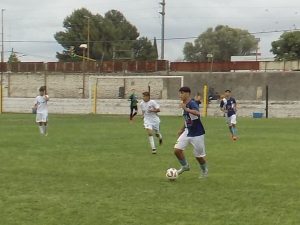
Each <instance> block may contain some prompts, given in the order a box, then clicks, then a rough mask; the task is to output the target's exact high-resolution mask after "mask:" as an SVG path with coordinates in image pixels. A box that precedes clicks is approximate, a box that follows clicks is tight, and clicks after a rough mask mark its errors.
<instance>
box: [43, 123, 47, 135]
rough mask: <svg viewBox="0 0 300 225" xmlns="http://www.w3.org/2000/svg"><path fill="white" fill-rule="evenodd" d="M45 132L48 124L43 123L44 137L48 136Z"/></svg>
mask: <svg viewBox="0 0 300 225" xmlns="http://www.w3.org/2000/svg"><path fill="white" fill-rule="evenodd" d="M47 130H48V123H47V122H45V123H44V126H43V131H44V135H45V136H47V135H48V133H47Z"/></svg>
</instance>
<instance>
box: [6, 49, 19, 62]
mask: <svg viewBox="0 0 300 225" xmlns="http://www.w3.org/2000/svg"><path fill="white" fill-rule="evenodd" d="M7 62H8V63H18V62H20V60H19V58H18V56H17V54H16V53H15V52H14V49H12V50H11V54H10V56H9V58H8V61H7Z"/></svg>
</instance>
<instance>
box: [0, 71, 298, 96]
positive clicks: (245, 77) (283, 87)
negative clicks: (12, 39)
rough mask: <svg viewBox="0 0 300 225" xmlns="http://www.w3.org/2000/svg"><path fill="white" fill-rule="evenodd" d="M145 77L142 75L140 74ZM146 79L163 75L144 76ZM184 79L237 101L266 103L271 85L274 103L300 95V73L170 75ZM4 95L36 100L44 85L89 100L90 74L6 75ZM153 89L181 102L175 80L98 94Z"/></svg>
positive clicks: (111, 85) (137, 82)
mask: <svg viewBox="0 0 300 225" xmlns="http://www.w3.org/2000/svg"><path fill="white" fill-rule="evenodd" d="M139 75H141V74H139ZM144 75H145V76H151V75H159V74H148V75H147V74H144ZM170 75H176V76H184V83H185V85H187V86H190V87H191V88H192V91H193V94H195V93H196V92H197V91H201V92H203V85H205V84H207V85H208V86H209V88H211V89H213V90H214V92H218V93H219V94H221V93H223V92H224V90H225V89H231V90H232V92H233V96H234V97H236V99H237V100H264V99H265V86H266V85H268V86H269V99H270V100H273V101H297V100H299V96H300V88H299V86H300V72H269V73H261V72H247V73H246V72H243V73H240V72H235V73H234V72H232V73H181V72H178V73H170ZM3 78H4V81H3V87H4V89H3V95H4V96H5V97H6V96H7V97H21V98H23V97H34V96H36V95H37V90H38V88H39V87H40V86H42V85H47V87H48V93H49V95H50V96H51V97H52V98H88V96H89V82H88V81H89V75H83V74H43V73H36V74H30V73H22V74H20V73H6V74H4V77H3ZM148 85H150V87H151V94H152V97H153V98H158V99H161V98H163V99H177V98H178V93H177V91H178V89H179V87H180V80H179V79H177V80H172V79H150V78H149V79H142V80H141V79H130V80H129V79H125V80H123V79H110V80H104V79H100V80H98V85H97V87H98V89H97V95H98V96H99V98H101V99H106V98H107V99H110V98H118V97H119V88H120V87H123V88H124V89H125V98H127V97H128V95H129V94H130V92H131V89H132V88H135V89H136V90H137V94H138V95H139V96H141V93H142V92H143V91H146V90H148Z"/></svg>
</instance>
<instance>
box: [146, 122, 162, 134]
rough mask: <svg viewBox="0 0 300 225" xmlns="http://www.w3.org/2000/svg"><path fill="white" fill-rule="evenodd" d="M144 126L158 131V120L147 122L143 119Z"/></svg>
mask: <svg viewBox="0 0 300 225" xmlns="http://www.w3.org/2000/svg"><path fill="white" fill-rule="evenodd" d="M144 128H145V129H149V130H154V131H156V132H159V122H154V121H152V122H149V121H145V122H144Z"/></svg>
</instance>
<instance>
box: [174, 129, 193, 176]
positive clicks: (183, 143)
mask: <svg viewBox="0 0 300 225" xmlns="http://www.w3.org/2000/svg"><path fill="white" fill-rule="evenodd" d="M188 144H189V139H188V137H187V132H186V131H185V132H183V133H182V134H181V135H180V137H179V138H178V139H177V142H176V144H175V146H174V154H175V156H176V158H177V159H178V161H179V163H180V165H181V168H180V169H179V170H178V174H182V173H183V172H184V171H189V170H190V166H189V164H188V162H187V160H186V158H185V156H184V153H183V151H184V149H185V148H186V147H187V145H188Z"/></svg>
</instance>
